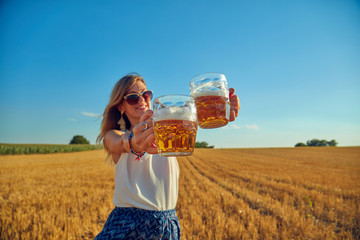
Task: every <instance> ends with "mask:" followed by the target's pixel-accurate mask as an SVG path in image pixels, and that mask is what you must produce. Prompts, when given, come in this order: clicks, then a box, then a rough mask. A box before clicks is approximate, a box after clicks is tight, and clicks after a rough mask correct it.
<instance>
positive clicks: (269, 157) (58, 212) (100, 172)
mask: <svg viewBox="0 0 360 240" xmlns="http://www.w3.org/2000/svg"><path fill="white" fill-rule="evenodd" d="M104 158H105V154H104V152H103V151H102V150H98V151H88V152H80V153H59V154H48V155H16V156H0V166H1V168H0V186H1V190H0V233H1V239H93V238H94V237H95V235H96V234H97V233H98V232H99V231H100V230H101V229H102V227H103V224H104V223H105V221H106V218H107V216H108V214H109V213H110V211H111V210H112V209H113V205H112V194H113V187H114V183H113V178H114V173H113V171H114V169H113V168H112V167H109V165H107V164H106V163H104ZM178 162H179V165H180V169H181V172H180V192H179V200H178V204H177V209H176V210H177V214H178V217H179V219H180V223H181V227H182V239H359V238H360V211H359V203H360V147H348V148H345V147H333V148H328V147H325V148H320V147H313V148H309V147H306V148H278V149H275V148H274V149H196V150H195V153H194V154H193V155H192V156H190V157H182V158H178Z"/></svg>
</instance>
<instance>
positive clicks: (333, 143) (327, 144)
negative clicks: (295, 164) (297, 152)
mask: <svg viewBox="0 0 360 240" xmlns="http://www.w3.org/2000/svg"><path fill="white" fill-rule="evenodd" d="M337 145H338V143H337V142H336V140H330V141H327V140H324V139H323V140H319V139H312V140H308V141H307V142H306V144H305V143H303V142H300V143H297V144H296V145H295V147H336V146H337Z"/></svg>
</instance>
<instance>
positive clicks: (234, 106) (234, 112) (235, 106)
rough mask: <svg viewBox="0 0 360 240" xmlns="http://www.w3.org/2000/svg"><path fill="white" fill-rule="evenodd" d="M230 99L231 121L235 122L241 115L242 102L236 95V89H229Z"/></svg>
mask: <svg viewBox="0 0 360 240" xmlns="http://www.w3.org/2000/svg"><path fill="white" fill-rule="evenodd" d="M229 93H230V94H229V98H230V119H229V121H230V122H232V121H235V119H236V118H237V116H238V114H239V110H240V101H239V98H238V96H236V95H235V89H233V88H230V89H229Z"/></svg>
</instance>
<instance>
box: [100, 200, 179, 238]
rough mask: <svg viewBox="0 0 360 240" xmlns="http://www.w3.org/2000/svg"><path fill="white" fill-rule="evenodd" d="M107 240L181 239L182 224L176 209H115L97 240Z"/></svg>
mask: <svg viewBox="0 0 360 240" xmlns="http://www.w3.org/2000/svg"><path fill="white" fill-rule="evenodd" d="M105 239H106V240H108V239H180V223H179V219H178V218H177V216H176V213H175V209H172V210H167V211H153V210H144V209H140V208H119V207H115V209H114V210H113V211H112V212H111V213H110V215H109V217H108V219H107V221H106V223H105V226H104V228H103V230H102V231H101V232H100V233H99V234H98V235H97V236H96V238H95V240H105Z"/></svg>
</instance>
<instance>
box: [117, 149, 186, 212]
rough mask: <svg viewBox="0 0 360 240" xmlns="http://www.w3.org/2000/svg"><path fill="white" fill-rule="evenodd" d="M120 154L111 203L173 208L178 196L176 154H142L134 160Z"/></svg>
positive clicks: (130, 156) (121, 205) (159, 209)
mask: <svg viewBox="0 0 360 240" xmlns="http://www.w3.org/2000/svg"><path fill="white" fill-rule="evenodd" d="M135 158H136V156H135V155H134V154H131V153H123V154H121V156H120V159H119V161H118V162H117V164H116V166H115V192H114V198H113V203H114V205H115V206H117V207H136V208H142V209H147V210H157V211H162V210H170V209H174V208H175V206H176V202H177V197H178V190H179V187H178V182H179V165H178V162H177V160H176V158H175V157H162V156H159V155H158V154H145V155H144V156H143V157H142V158H141V160H142V161H137V160H136V159H135Z"/></svg>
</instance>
